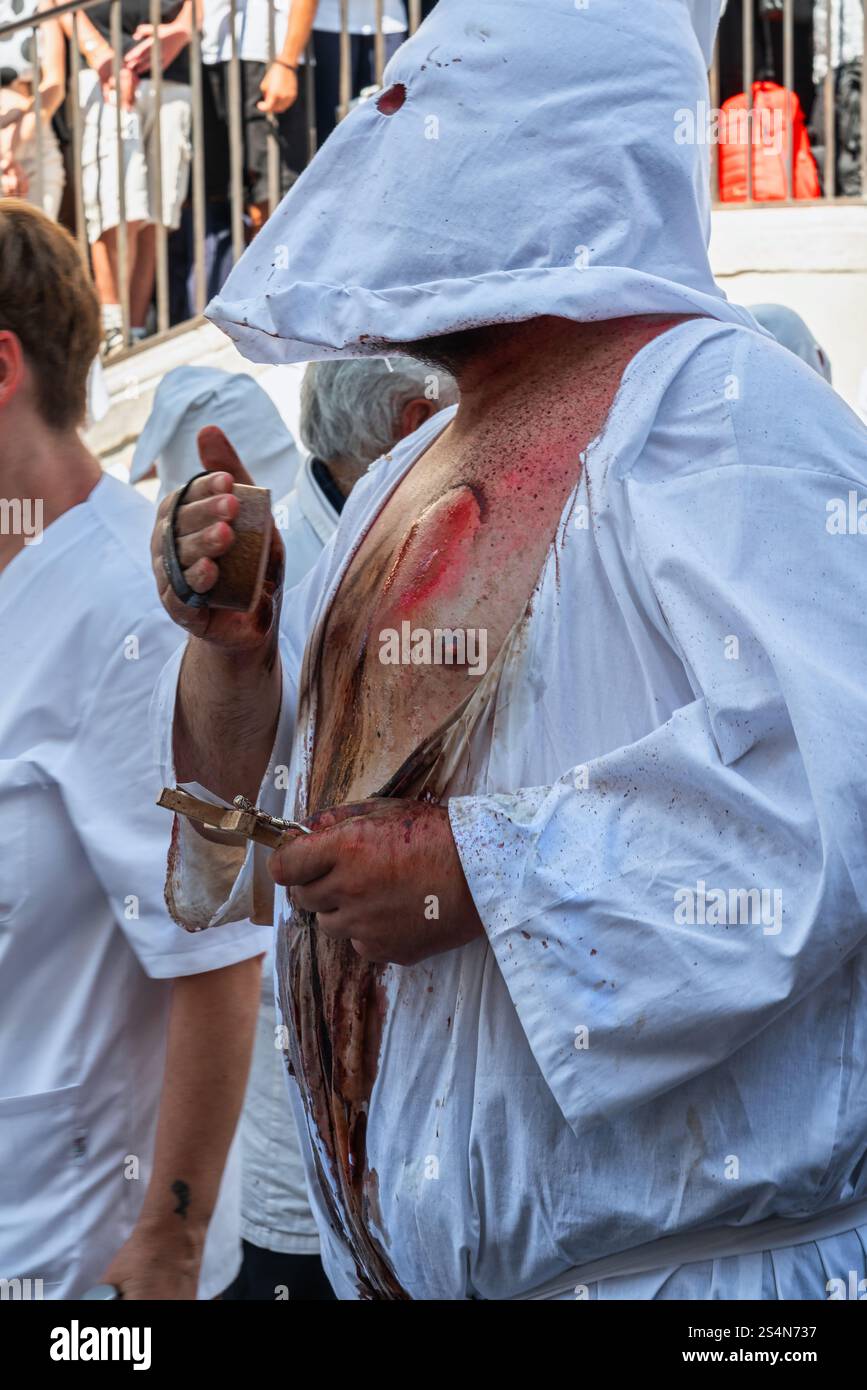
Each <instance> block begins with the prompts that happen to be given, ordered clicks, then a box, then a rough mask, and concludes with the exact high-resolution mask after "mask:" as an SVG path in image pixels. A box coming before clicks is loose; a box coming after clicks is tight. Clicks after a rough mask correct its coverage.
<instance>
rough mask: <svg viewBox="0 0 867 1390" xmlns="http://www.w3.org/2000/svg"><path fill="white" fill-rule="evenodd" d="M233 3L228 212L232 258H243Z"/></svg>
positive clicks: (232, 11)
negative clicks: (230, 212)
mask: <svg viewBox="0 0 867 1390" xmlns="http://www.w3.org/2000/svg"><path fill="white" fill-rule="evenodd" d="M237 17H238V6H237V0H230V5H229V23H230V25H231V34H232V53H231V56H230V58H229V182H230V187H231V210H232V254H233V256H234V258H235V260H236V261H239V260H240V259H241V256H242V255H243V254H244V167H243V160H244V139H243V124H242V114H241V59H240V57H239V56H238V31H237Z"/></svg>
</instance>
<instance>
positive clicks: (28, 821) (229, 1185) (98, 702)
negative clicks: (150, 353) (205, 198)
mask: <svg viewBox="0 0 867 1390" xmlns="http://www.w3.org/2000/svg"><path fill="white" fill-rule="evenodd" d="M152 520H153V513H152V509H151V507H150V505H149V504H148V503H147V502H145V501H144V499H143V498H141V497H140V496H138V494H136V493H135V492H134V491H133V490H132V489H131V488H129V487H127V486H126V485H125V484H123V483H120V482H118V481H117V480H115V479H113V478H110V477H103V478H102V480H101V481H100V482H99V483H98V484H97V486H96V487H95V488H94V490H93V492H92V493H91V494H90V496H89V497H88V499H87V500H86V501H85V502H84V503H82V504H81V505H79V506H76V507H73V508H72V509H71V510H70V511H68V512H66V513H65V514H64V515H63V516H61V517H60V518H59V519H58V520H57V521H55V522H54V523H53V524H52V525H50V526H49V527H48V528H47V529H46V531H45V532H44V533H43V535H42V537H41V540H39V541H38V543H35V544H30V545H27V546H25V547H24V549H23V550H21V551H20V552H19V553H18V554H17V555H16V556H15V557H14V559H13V560H12V561H11V563H10V564H9V565H8V566H7V567H6V569H5V570H4V571H3V572H2V574H0V669H2V671H3V680H2V685H0V843H2V846H3V852H2V857H0V994H2V998H3V1011H2V1028H0V1277H3V1278H6V1279H12V1278H27V1277H29V1278H36V1279H42V1280H43V1294H44V1296H45V1297H46V1298H50V1297H55V1298H62V1297H72V1298H75V1297H77V1296H79V1295H80V1294H81V1293H82V1292H83V1291H84V1290H85V1289H86V1288H87V1287H88V1286H89V1285H91V1284H93V1283H95V1282H96V1281H97V1279H98V1278H99V1276H100V1275H101V1274H102V1272H103V1270H104V1267H105V1265H106V1264H107V1263H108V1261H109V1260H110V1259H111V1258H112V1256H113V1255H114V1254H115V1253H116V1251H117V1250H118V1249H119V1247H120V1246H121V1245H122V1243H123V1242H124V1240H125V1239H126V1238H127V1237H128V1235H129V1234H130V1231H131V1229H132V1226H133V1224H134V1222H135V1220H136V1218H137V1216H138V1212H139V1209H140V1207H141V1203H142V1200H143V1198H144V1194H145V1190H146V1187H147V1183H148V1179H149V1176H150V1169H151V1162H152V1152H153V1142H154V1133H155V1122H156V1115H157V1108H158V1103H159V1096H160V1090H161V1085H162V1078H163V1062H164V1055H165V1036H166V1021H167V1016H168V1006H169V996H170V984H169V981H170V980H171V979H172V978H174V977H177V976H182V975H191V974H196V973H199V972H203V971H207V970H215V969H219V968H221V967H223V966H228V965H232V964H234V963H235V962H237V961H240V960H244V959H247V958H248V957H250V956H253V955H257V954H260V953H262V952H263V951H264V950H265V949H266V947H267V944H268V937H269V932H268V931H267V930H266V929H259V928H251V927H250V926H249V925H248V924H243V923H242V924H238V925H236V926H233V927H231V928H230V929H229V930H228V931H226V932H219V933H217V932H215V933H209V934H208V935H207V936H195V935H190V934H188V933H186V932H184V931H183V930H182V929H181V928H180V927H178V926H176V925H175V924H174V923H173V922H172V921H171V920H170V919H169V917H168V915H167V912H166V909H165V905H164V899H163V882H164V876H165V858H166V845H167V841H168V836H169V833H170V828H171V817H170V816H169V815H168V813H167V812H165V811H162V810H160V809H159V808H157V807H156V806H155V804H154V802H155V798H156V795H157V794H158V791H159V786H160V782H159V773H158V771H157V770H156V768H155V765H154V763H153V759H152V756H151V744H150V741H149V738H148V731H147V710H148V704H149V701H150V695H151V691H152V688H153V685H154V682H155V680H156V678H157V675H158V673H159V671H160V669H161V667H162V666H163V665H164V663H165V661H166V660H167V658H168V657H169V656H170V654H171V653H172V651H173V650H174V649H175V648H176V647H177V645H178V639H179V633H178V630H177V629H176V628H175V627H174V626H173V624H172V623H171V622H170V621H169V620H168V618H167V617H166V616H165V614H164V613H163V612H162V609H161V608H160V606H159V603H158V600H157V597H156V592H155V589H154V585H153V579H152V576H151V574H150V570H149V559H148V538H149V535H150V530H151V526H152ZM239 1219H240V1218H239V1173H238V1165H237V1161H236V1160H235V1159H234V1158H232V1159H230V1162H229V1164H228V1166H227V1169H226V1173H225V1175H224V1180H223V1186H222V1189H221V1194H220V1199H219V1202H218V1205H217V1209H216V1211H215V1214H214V1218H213V1220H212V1223H211V1228H210V1231H209V1234H208V1240H207V1243H206V1249H205V1259H204V1263H203V1269H202V1277H201V1281H200V1287H199V1294H200V1296H201V1297H205V1298H210V1297H213V1296H214V1295H216V1294H217V1293H219V1292H220V1291H221V1290H222V1289H223V1288H225V1286H226V1285H227V1284H228V1283H229V1282H231V1280H232V1278H233V1277H234V1275H235V1273H236V1271H237V1268H238V1264H239V1260H240V1249H239Z"/></svg>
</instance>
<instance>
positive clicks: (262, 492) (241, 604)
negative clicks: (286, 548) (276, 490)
mask: <svg viewBox="0 0 867 1390" xmlns="http://www.w3.org/2000/svg"><path fill="white" fill-rule="evenodd" d="M232 491H233V493H234V494H235V496H236V497H237V499H238V501H239V503H240V506H239V508H238V515H237V516H236V518H235V520H234V521H233V522H232V530H233V531H234V533H235V539H234V541H233V543H232V545H231V547H230V549H229V550H227V551H226V553H225V555H221V556H220V559H219V560H218V562H217V568H218V570H219V576H218V578H217V582H216V584H215V585H214V587H213V588H212V589H209V590H208V594H207V599H208V607H209V608H230V609H234V610H235V611H236V612H239V613H249V612H250V611H251V609H253V608H255V607H256V604H257V603H258V602H259V599H260V598H261V596H262V584H263V583H264V580H265V570H266V568H267V565H268V555H269V552H270V550H271V530H272V527H273V525H274V519H273V517H272V515H271V493H270V492H269V490H268V488H266V487H249V486H247V484H245V483H235V485H234V487H233V488H232Z"/></svg>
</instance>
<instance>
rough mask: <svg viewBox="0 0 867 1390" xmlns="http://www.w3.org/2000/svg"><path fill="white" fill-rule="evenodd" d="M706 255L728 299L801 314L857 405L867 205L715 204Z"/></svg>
mask: <svg viewBox="0 0 867 1390" xmlns="http://www.w3.org/2000/svg"><path fill="white" fill-rule="evenodd" d="M710 254H711V264H712V265H713V269H714V274H715V275H716V277H717V280H718V281H719V283H720V285H721V286H722V288H723V289H724V290H725V292H726V294H727V295H728V297H729V299H732V300H735V301H737V302H738V303H739V304H785V305H787V306H788V307H789V308H790V309H795V310H796V311H797V312H798V313H799V314H800V315H801V317H802V318H803V319H804V320H805V321H806V322H807V323H808V324H809V326H810V329H811V330H812V332H813V334H814V335H815V337H816V338H817V339H818V340H819V342H820V343H821V345H822V347H823V348H824V350H825V352H826V353H827V354H828V356H829V357H830V359H831V366H832V368H833V373H834V385H835V387H836V388H837V390H838V391H839V392H840V394H841V395H842V396H844V397H845V399H846V400H847V401H848V402H849V404H850V405H852V406H854V407H856V408H857V406H858V398H859V384H860V383H861V381H862V377H863V376H864V374H865V373H867V206H862V205H848V206H847V205H842V204H839V203H838V204H832V205H830V206H828V207H822V206H818V207H817V206H811V207H779V208H772V207H768V208H740V209H738V208H721V209H719V210H718V211H716V212H714V215H713V232H712V236H711V247H710ZM865 387H867V382H865V383H864V385H863V386H862V387H861V389H862V391H863V390H864V389H865ZM861 409H862V411H865V410H867V401H864V400H862V401H861Z"/></svg>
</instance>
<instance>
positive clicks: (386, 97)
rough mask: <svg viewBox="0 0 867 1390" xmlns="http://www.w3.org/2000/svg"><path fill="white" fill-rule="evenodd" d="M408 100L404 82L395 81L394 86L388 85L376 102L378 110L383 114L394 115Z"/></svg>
mask: <svg viewBox="0 0 867 1390" xmlns="http://www.w3.org/2000/svg"><path fill="white" fill-rule="evenodd" d="M405 101H406V87H405V86H404V85H403V83H402V82H395V83H394V85H393V86H392V87H387V88H386V89H385V91H384V92H383V93H382V96H381V97H380V98H379V99H378V101H377V103H376V109H377V111H380V112H381V113H382V115H383V116H393V115H394V113H395V111H399V110H400V108H401V107H402V106H403V103H404V102H405Z"/></svg>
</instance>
